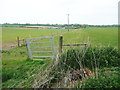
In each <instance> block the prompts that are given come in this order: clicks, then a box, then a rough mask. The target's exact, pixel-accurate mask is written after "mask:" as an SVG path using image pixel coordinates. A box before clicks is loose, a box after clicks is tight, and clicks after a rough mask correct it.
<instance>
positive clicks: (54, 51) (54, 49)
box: [52, 37, 56, 57]
mask: <svg viewBox="0 0 120 90" xmlns="http://www.w3.org/2000/svg"><path fill="white" fill-rule="evenodd" d="M52 43H53V54H54V55H53V56H54V57H55V56H56V47H55V43H54V38H53V37H52Z"/></svg>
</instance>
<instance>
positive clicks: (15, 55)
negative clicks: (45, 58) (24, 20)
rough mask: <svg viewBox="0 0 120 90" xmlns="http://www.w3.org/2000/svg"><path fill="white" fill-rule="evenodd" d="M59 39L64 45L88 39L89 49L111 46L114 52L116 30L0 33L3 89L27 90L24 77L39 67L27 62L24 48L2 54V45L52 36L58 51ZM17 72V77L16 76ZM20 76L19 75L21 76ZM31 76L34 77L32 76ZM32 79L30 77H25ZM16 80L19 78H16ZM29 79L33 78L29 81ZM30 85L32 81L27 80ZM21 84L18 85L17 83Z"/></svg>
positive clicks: (21, 29)
mask: <svg viewBox="0 0 120 90" xmlns="http://www.w3.org/2000/svg"><path fill="white" fill-rule="evenodd" d="M60 35H63V43H64V44H73V43H86V42H88V41H87V40H88V37H89V38H90V44H91V46H93V47H94V46H108V45H109V46H112V47H114V48H118V29H117V27H99V28H98V27H96V28H95V27H94V28H81V29H75V30H73V29H72V30H70V31H69V32H68V30H67V29H30V28H9V27H4V28H3V29H2V40H3V43H2V45H3V51H2V69H3V75H4V82H3V87H31V84H29V85H27V84H28V83H27V82H29V76H27V77H24V76H25V75H26V73H30V72H32V70H33V69H34V70H35V71H37V70H38V69H37V68H36V67H37V66H39V67H41V66H42V64H43V63H45V62H40V61H31V60H28V59H27V50H26V47H24V46H23V47H15V48H11V49H9V50H4V48H6V45H7V46H9V45H11V44H16V43H17V40H16V37H17V36H19V37H20V39H24V38H31V37H45V36H53V37H54V38H55V45H56V48H57V49H58V45H59V36H60ZM16 72H18V73H16ZM21 74H23V75H22V76H21ZM34 74H35V73H34ZM29 75H30V76H32V75H33V74H29ZM18 77H20V78H18ZM31 78H33V77H31ZM31 78H30V80H31V83H32V80H33V79H31ZM18 81H20V82H22V84H20V85H19V82H18ZM13 83H16V84H15V85H12V84H13Z"/></svg>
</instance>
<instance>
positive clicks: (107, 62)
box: [40, 47, 120, 87]
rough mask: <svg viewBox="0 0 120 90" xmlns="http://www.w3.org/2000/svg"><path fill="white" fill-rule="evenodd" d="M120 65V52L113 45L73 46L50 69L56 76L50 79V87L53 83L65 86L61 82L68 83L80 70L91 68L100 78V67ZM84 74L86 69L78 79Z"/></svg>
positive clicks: (51, 73)
mask: <svg viewBox="0 0 120 90" xmlns="http://www.w3.org/2000/svg"><path fill="white" fill-rule="evenodd" d="M119 65H120V54H119V53H118V50H117V49H115V48H113V47H96V48H93V47H88V48H82V49H80V50H78V49H73V48H72V49H70V50H67V52H64V53H63V54H61V56H60V57H59V61H58V64H57V65H56V66H54V68H53V70H51V71H50V76H53V77H54V78H53V79H52V80H51V81H50V83H51V86H49V87H52V85H53V86H55V87H64V86H62V85H61V84H62V83H63V84H65V85H66V83H69V82H71V80H72V78H75V75H77V74H75V73H74V72H77V71H78V70H85V68H89V69H90V70H91V71H93V72H94V74H95V78H98V77H99V73H98V70H99V68H103V67H108V68H110V67H118V66H119ZM82 74H84V71H82V72H81V73H80V72H79V75H80V76H79V75H78V78H77V79H78V80H79V79H81V78H82V79H83V78H85V77H84V76H82ZM66 78H67V79H66ZM66 80H67V81H66ZM60 83H61V84H60ZM40 86H41V85H40Z"/></svg>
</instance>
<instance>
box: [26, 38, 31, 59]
mask: <svg viewBox="0 0 120 90" xmlns="http://www.w3.org/2000/svg"><path fill="white" fill-rule="evenodd" d="M26 45H27V50H28V56H29V59H32V53H31V50H30V43H29V42H28V40H27V39H26Z"/></svg>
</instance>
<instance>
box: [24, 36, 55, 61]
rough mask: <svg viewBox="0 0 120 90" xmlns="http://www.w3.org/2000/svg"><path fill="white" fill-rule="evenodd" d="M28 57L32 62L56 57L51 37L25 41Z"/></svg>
mask: <svg viewBox="0 0 120 90" xmlns="http://www.w3.org/2000/svg"><path fill="white" fill-rule="evenodd" d="M26 44H27V49H28V55H29V58H30V59H33V60H43V59H45V58H47V57H50V58H54V57H55V56H56V47H55V45H54V38H53V37H38V38H28V39H26Z"/></svg>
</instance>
